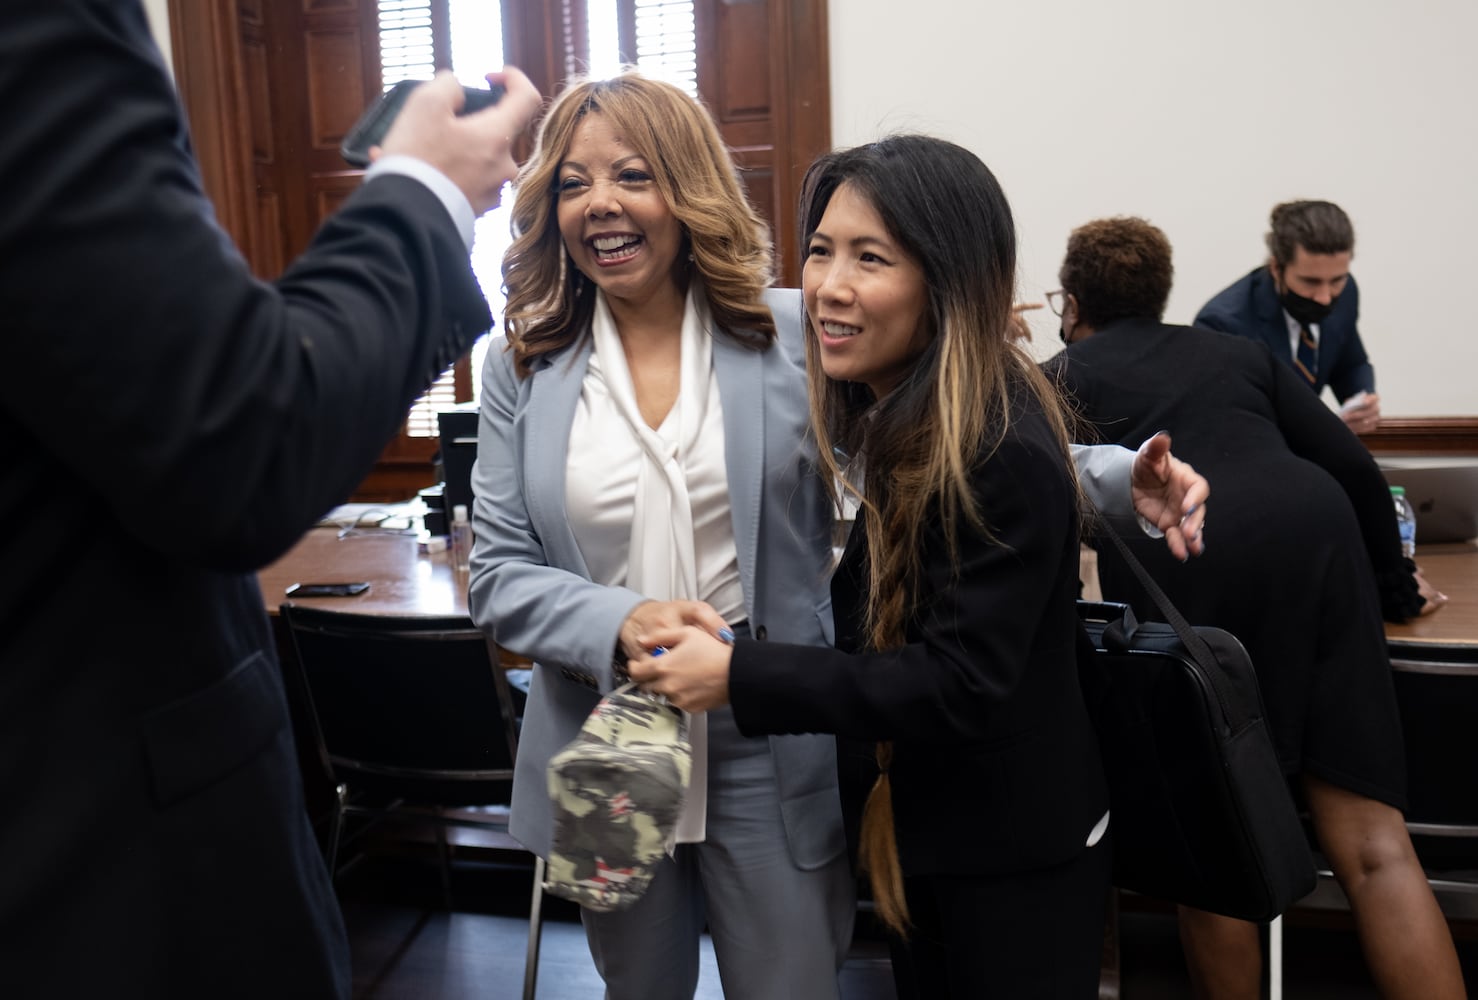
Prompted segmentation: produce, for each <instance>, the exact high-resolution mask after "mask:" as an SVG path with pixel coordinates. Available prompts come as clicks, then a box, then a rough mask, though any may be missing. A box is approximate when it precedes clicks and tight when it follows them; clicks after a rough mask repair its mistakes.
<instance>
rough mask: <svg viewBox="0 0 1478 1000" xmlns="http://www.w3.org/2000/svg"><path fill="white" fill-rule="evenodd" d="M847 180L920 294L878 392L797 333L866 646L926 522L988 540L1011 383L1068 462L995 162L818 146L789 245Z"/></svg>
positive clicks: (885, 898) (886, 643)
mask: <svg viewBox="0 0 1478 1000" xmlns="http://www.w3.org/2000/svg"><path fill="white" fill-rule="evenodd" d="M844 184H845V185H847V186H848V188H849V190H851V191H853V192H855V193H856V194H858V195H860V196H861V197H863V198H864V199H866V200H867V201H868V203H869V204H871V206H872V207H873V209H874V210H875V211H876V212H877V213H878V215H879V216H880V217H881V218H882V221H883V224H884V225H885V226H886V227H887V230H888V235H889V236H890V237H891V238H892V240H893V241H894V242H896V243H897V244H898V245H899V247H900V248H901V249H902V250H903V251H904V252H905V253H907V254H908V255H909V256H911V257H912V258H913V260H914V261H915V262H916V263H918V264H919V265H920V267H921V268H922V270H923V273H924V275H925V281H926V283H927V294H928V307H927V308H928V315H927V316H925V317H924V329H925V332H926V334H927V336H928V338H929V339H928V346H927V347H925V348H924V350H923V352H922V353H921V354H920V355H919V357H918V359H917V360H916V362H915V363H914V366H913V368H912V370H911V371H909V372H908V373H907V374H906V375H905V376H904V377H903V378H902V380H901V381H900V382H899V383H898V385H897V386H896V387H895V388H894V389H893V390H892V391H891V392H890V393H889V394H888V395H887V396H885V397H884V398H883V399H880V400H876V399H874V398H873V394H872V391H871V390H870V389H869V388H868V387H867V386H866V385H863V384H861V383H858V382H838V381H833V380H831V379H829V378H827V376H826V375H825V373H824V372H823V371H822V368H821V363H820V361H821V359H820V356H819V352H820V348H819V346H818V344H817V341H816V338H814V337H808V338H807V340H806V352H807V356H808V358H807V360H808V364H807V369H808V372H809V381H810V401H811V417H812V423H813V425H814V426H815V428H816V434H817V438H818V446H819V452H820V456H821V461H822V464H823V466H824V469H823V471H824V472H825V473H826V475H825V479H826V481H827V483H828V484H834V483H841V484H843V485H842V486H841V487H840V488H841V489H849V490H856V489H857V485H856V477H855V474H854V473H855V466H854V467H852V468H851V469H849V468H846V467H844V464H850V462H857V461H860V463H861V469H862V476H861V484H860V486H861V488H860V492H858V494H857V499H858V501H859V505H860V509H859V513H858V516H859V517H862V518H863V519H864V527H865V530H866V533H867V543H868V560H869V562H868V585H867V603H866V610H865V627H864V635H865V638H866V642H867V645H868V647H869V648H871V649H875V650H884V649H892V648H896V647H898V646H901V645H903V643H904V638H905V633H906V629H907V625H908V622H909V619H910V616H911V614H912V613H913V611H914V609H915V608H916V607H917V606H918V604H919V602H920V600H921V599H922V598H923V597H924V596H925V595H922V594H920V593H919V588H920V581H921V579H922V566H921V565H920V554H921V551H922V548H923V535H924V532H925V529H926V526H927V525H928V524H930V523H933V521H934V520H935V519H937V520H938V523H939V524H940V525H941V526H942V528H943V531H944V534H945V538H946V539H947V542H948V546H949V553H950V558H951V560H952V561H953V560H956V559H957V542H958V539H959V537H960V535H961V532H962V531H963V530H965V529H966V528H968V529H970V530H972V531H974V532H976V533H979V534H982V535H984V536H985V537H987V538H990V537H993V535H992V532H991V528H990V526H989V525H988V524H986V523H985V521H984V518H983V517H982V514H981V511H980V507H979V504H978V502H977V501H976V498H975V495H974V493H973V491H972V490H971V486H970V472H971V470H972V469H973V468H974V467H975V466H976V465H977V464H978V463H979V462H981V461H983V460H984V459H985V458H987V457H989V456H990V455H991V454H992V453H994V451H995V449H996V447H997V446H998V445H999V444H1000V442H1001V440H1002V439H1003V438H1004V437H1005V435H1006V433H1007V430H1008V428H1009V426H1010V407H1009V396H1010V392H1011V390H1012V387H1013V386H1015V387H1020V388H1021V389H1024V390H1025V391H1026V392H1027V393H1029V394H1030V395H1031V396H1034V397H1035V398H1036V399H1037V400H1038V402H1039V403H1040V408H1041V410H1042V412H1043V413H1045V414H1046V415H1047V417H1048V420H1049V421H1050V422H1051V424H1052V427H1053V430H1054V431H1055V432H1056V435H1057V439H1058V442H1059V444H1060V445H1061V448H1062V455H1063V462H1064V465H1065V466H1066V467H1067V468H1068V471H1069V475H1074V474H1073V472H1072V462H1071V459H1070V458H1069V454H1068V432H1067V425H1066V420H1065V416H1064V412H1063V409H1062V407H1061V404H1060V403H1059V401H1058V398H1057V394H1056V392H1055V390H1054V389H1053V388H1052V386H1051V385H1050V384H1049V383H1048V381H1047V380H1046V378H1045V377H1044V376H1043V375H1042V373H1041V371H1040V369H1039V368H1038V367H1037V365H1036V363H1035V362H1034V361H1033V360H1032V359H1031V358H1030V357H1028V356H1027V355H1026V354H1025V353H1024V352H1023V351H1021V350H1020V349H1019V348H1017V347H1016V346H1015V345H1014V344H1012V343H1011V340H1010V337H1009V336H1008V331H1009V328H1010V322H1011V304H1012V298H1013V294H1014V292H1015V287H1016V230H1015V224H1014V222H1013V220H1012V216H1011V207H1010V205H1008V204H1007V202H1006V196H1005V194H1004V193H1003V192H1002V191H1001V186H1000V184H999V183H998V182H997V181H996V178H995V175H994V174H992V173H991V172H990V170H989V169H988V168H987V167H986V166H985V164H984V163H982V162H981V161H980V159H979V157H977V156H976V155H975V154H974V153H971V152H970V151H969V150H967V149H964V148H963V147H961V146H957V145H955V144H954V143H951V142H946V141H944V140H942V139H935V138H931V137H928V136H920V135H898V136H891V137H889V138H886V139H882V140H880V141H878V142H874V143H870V144H868V145H865V146H859V147H856V148H854V149H848V150H843V151H840V152H836V153H831V154H829V155H827V156H823V157H822V158H821V159H819V160H817V161H816V163H815V164H813V165H812V167H811V169H810V171H809V172H808V173H807V174H806V180H805V184H804V187H803V190H802V195H801V237H802V239H801V245H802V246H807V245H808V244H809V242H810V239H811V235H812V234H813V233H814V232H815V231H816V228H817V226H818V225H819V224H820V221H821V216H822V214H823V213H824V212H825V211H826V206H827V205H828V204H829V203H830V201H831V198H832V196H833V195H834V194H835V193H836V192H837V190H838V189H839V188H840V187H841V186H842V185H844ZM1074 481H1076V480H1074ZM834 499H836V497H834ZM891 755H892V746H891V744H888V743H883V744H879V747H878V760H879V764H880V765H881V766H882V769H883V774H882V775H881V776H880V777H879V779H878V783H877V785H876V786H875V787H874V789H873V791H872V794H871V795H870V796H869V797H868V803H867V809H866V813H865V815H864V819H863V835H862V845H861V858H862V862H863V864H864V866H865V867H866V868H867V870H868V874H869V876H870V878H871V881H872V888H873V896H874V899H875V901H876V903H877V908H878V914H879V916H880V917H881V918H882V919H883V920H884V921H885V922H886V923H887V924H889V925H890V926H891V927H893V928H894V929H895V930H897V931H899V932H904V931H905V929H906V927H907V924H908V908H907V905H906V903H905V902H904V898H903V882H902V875H901V871H900V869H899V866H898V850H897V845H896V843H895V841H894V836H893V813H892V803H891V789H890V787H889V778H888V774H887V769H888V763H889V761H890V759H891Z"/></svg>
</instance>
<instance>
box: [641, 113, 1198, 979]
mask: <svg viewBox="0 0 1478 1000" xmlns="http://www.w3.org/2000/svg"><path fill="white" fill-rule="evenodd" d="M801 214H802V225H803V227H804V230H803V237H804V242H803V245H804V246H806V247H807V252H806V262H805V268H804V274H803V281H802V284H803V289H804V298H805V304H806V311H807V314H808V316H809V321H810V327H811V331H810V332H811V336H810V337H809V338H808V340H807V357H808V371H809V379H810V386H811V397H812V415H813V424H814V425H815V429H816V432H817V434H818V437H819V444H820V448H819V451H820V454H821V455H822V456H823V460H824V461H825V462H826V463H827V465H828V468H827V469H826V471H827V472H828V473H829V474H830V475H829V476H828V479H830V480H832V481H834V482H838V483H843V484H845V485H843V486H842V487H841V489H843V490H845V491H846V492H847V493H848V494H850V495H852V496H854V497H855V498H856V499H857V500H858V502H859V503H860V513H859V515H858V518H857V520H856V522H855V526H854V528H853V531H852V536H851V538H850V539H849V541H848V544H847V549H846V553H845V555H844V556H843V558H842V562H841V564H840V566H839V567H838V570H837V572H836V574H835V576H834V577H833V580H832V600H833V605H834V610H835V613H836V620H837V647H838V648H836V649H817V648H814V647H800V646H790V645H785V644H781V643H769V642H762V641H759V640H762V639H763V636H757V637H756V639H755V640H750V641H745V640H741V641H739V642H738V643H736V644H735V646H734V647H733V648H732V650H731V649H730V648H729V647H726V646H724V645H722V644H720V643H718V642H717V641H715V640H711V639H709V638H708V637H706V636H705V635H703V634H702V633H700V632H699V631H698V630H673V631H664V632H662V633H654V634H652V635H650V636H648V637H646V638H647V639H648V640H649V641H648V643H647V644H648V645H652V646H655V645H660V646H662V647H665V649H664V650H663V653H662V655H661V656H656V657H646V658H643V659H641V660H636V661H632V663H631V665H630V670H631V674H632V677H633V678H635V679H637V680H639V681H642V682H643V683H644V685H645V686H646V687H647V688H648V689H650V690H653V691H656V692H658V693H661V694H664V695H667V696H668V697H669V698H670V699H671V700H673V701H674V702H675V703H677V704H679V705H681V706H683V707H685V708H690V709H697V708H709V707H712V706H713V705H718V704H724V703H730V704H732V705H733V710H734V717H735V719H736V721H737V723H738V725H739V728H740V729H741V731H743V732H744V733H746V734H748V735H753V734H759V733H806V732H824V733H835V734H838V735H839V736H841V737H843V738H844V745H843V748H842V749H843V757H844V764H843V768H844V771H847V770H853V772H854V773H855V769H853V768H849V766H848V765H849V764H852V765H855V764H856V761H857V757H856V755H855V754H852V753H848V750H849V749H850V747H849V746H848V745H847V742H846V741H859V742H865V746H866V750H865V752H866V754H867V756H868V757H869V758H871V756H872V750H873V744H876V750H877V759H878V760H879V761H880V762H881V764H882V769H881V770H882V773H881V775H879V776H878V778H877V782H876V785H875V787H874V788H873V790H872V793H871V795H870V796H869V800H868V803H867V807H866V814H865V816H863V817H862V819H861V824H860V825H861V831H860V854H861V861H862V864H863V865H864V867H865V868H866V869H867V870H868V872H869V874H870V875H871V878H872V884H873V894H874V898H875V899H876V901H877V904H878V912H879V914H880V915H881V917H882V918H883V919H884V920H885V921H886V922H887V924H888V925H889V926H890V927H891V928H892V929H893V931H894V932H895V935H896V937H895V947H894V975H895V979H896V980H897V982H898V987H899V995H900V996H902V997H929V998H941V997H950V996H973V995H976V994H977V993H978V990H979V986H978V983H979V979H980V977H981V976H982V975H983V974H985V975H988V976H989V979H990V982H991V984H992V986H993V987H994V988H996V989H997V990H999V992H1000V995H1001V996H1009V997H1013V998H1029V997H1092V996H1095V995H1096V991H1097V982H1098V956H1099V952H1100V947H1101V942H1102V931H1103V914H1104V905H1105V900H1106V894H1107V892H1108V886H1109V867H1110V866H1109V860H1110V852H1109V843H1108V835H1107V834H1106V828H1107V809H1108V798H1107V793H1106V790H1105V786H1104V779H1103V774H1102V770H1101V766H1100V762H1099V758H1098V750H1097V745H1096V741H1095V738H1094V733H1093V730H1092V728H1091V725H1090V723H1089V719H1088V716H1087V713H1086V711H1085V709H1084V705H1083V701H1082V697H1081V695H1080V693H1079V690H1078V682H1077V668H1076V660H1075V640H1076V636H1077V619H1076V613H1075V609H1074V603H1073V602H1074V598H1075V597H1076V595H1077V591H1078V510H1079V489H1078V484H1077V481H1076V478H1075V474H1074V470H1073V466H1072V463H1071V462H1070V461H1069V457H1068V443H1067V433H1066V428H1065V423H1064V418H1063V412H1062V410H1061V408H1060V407H1059V404H1058V401H1057V398H1056V396H1055V395H1054V392H1053V390H1052V388H1051V387H1050V385H1049V384H1048V383H1047V382H1046V381H1045V380H1044V379H1043V377H1042V376H1041V374H1040V372H1039V371H1038V370H1037V367H1036V365H1035V364H1033V363H1032V361H1031V359H1030V358H1028V357H1027V356H1026V355H1025V354H1024V353H1022V352H1021V351H1020V350H1018V349H1017V348H1016V347H1014V346H1012V345H1011V344H1010V342H1009V339H1008V333H1009V330H1010V325H1011V321H1010V316H1011V297H1012V289H1013V285H1014V280H1015V267H1016V253H1015V232H1014V227H1013V223H1012V218H1011V212H1010V208H1009V207H1008V205H1007V203H1006V199H1005V197H1004V195H1003V194H1002V192H1001V189H1000V187H999V185H998V184H997V183H996V180H995V178H994V176H992V174H991V173H990V171H989V170H987V169H986V167H985V165H984V164H982V163H981V162H980V160H979V159H977V158H976V157H975V156H974V155H973V154H971V153H970V152H968V151H966V150H964V149H962V148H960V147H958V146H955V145H953V144H951V143H947V142H943V141H941V140H937V139H929V138H925V137H920V136H898V137H893V138H889V139H885V140H882V141H880V142H877V143H873V144H871V145H868V146H863V147H860V148H857V149H853V150H848V151H844V152H839V153H834V154H831V155H829V156H826V157H823V158H822V159H821V160H820V161H818V162H817V163H816V164H815V165H814V166H813V167H812V168H811V171H810V173H809V174H808V175H807V179H806V185H805V191H804V194H803V203H802V213H801ZM839 455H850V456H852V460H851V461H847V460H846V459H844V458H840V457H838V456H839ZM1176 516H1177V517H1178V516H1179V512H1177V515H1176ZM1198 518H1199V515H1196V516H1195V517H1193V519H1192V521H1191V522H1189V523H1188V527H1189V528H1190V531H1191V533H1192V534H1195V533H1196V532H1197V531H1198V530H1199V529H1198V528H1197V527H1195V526H1194V525H1197V524H1198V523H1199V520H1198ZM1174 520H1175V519H1174V518H1172V519H1171V521H1172V523H1174ZM868 763H869V764H870V760H869V762H868ZM871 774H872V775H878V769H877V768H876V767H874V768H872V770H871ZM849 777H850V775H848V774H844V776H843V784H844V790H843V795H844V798H847V797H849V793H850V798H851V805H852V806H853V808H852V809H851V814H852V816H853V817H854V818H855V816H856V815H857V813H858V812H859V811H860V810H859V809H858V808H856V807H857V806H858V804H859V801H860V798H861V792H859V790H858V789H857V788H856V787H855V783H854V782H850V781H848V778H849ZM846 786H852V787H846ZM851 832H853V833H854V834H856V830H855V829H854V830H853V831H851ZM854 842H857V841H854Z"/></svg>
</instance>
